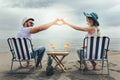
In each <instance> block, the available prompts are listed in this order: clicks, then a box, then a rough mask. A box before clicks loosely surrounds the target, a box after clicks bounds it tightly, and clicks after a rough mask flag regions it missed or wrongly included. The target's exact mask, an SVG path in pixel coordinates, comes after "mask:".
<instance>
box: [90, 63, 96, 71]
mask: <svg viewBox="0 0 120 80" xmlns="http://www.w3.org/2000/svg"><path fill="white" fill-rule="evenodd" d="M90 62H91V64H92V66H93V70H95V69H96V65H97V64H96V63H95V62H94V61H90Z"/></svg>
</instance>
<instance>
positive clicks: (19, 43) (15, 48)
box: [7, 37, 36, 71]
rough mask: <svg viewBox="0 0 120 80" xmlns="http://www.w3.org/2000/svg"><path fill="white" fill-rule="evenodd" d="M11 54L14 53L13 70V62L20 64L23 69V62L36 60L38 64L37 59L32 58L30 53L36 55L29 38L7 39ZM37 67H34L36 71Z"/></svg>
mask: <svg viewBox="0 0 120 80" xmlns="http://www.w3.org/2000/svg"><path fill="white" fill-rule="evenodd" d="M7 42H8V45H9V48H10V52H11V53H12V59H11V69H10V71H12V68H13V62H15V61H16V62H19V63H20V67H22V64H21V62H25V61H31V60H34V62H35V63H36V57H34V58H32V57H31V54H30V52H33V53H34V50H33V47H32V42H31V40H30V39H28V38H14V37H13V38H8V39H7ZM35 68H36V66H34V71H35Z"/></svg>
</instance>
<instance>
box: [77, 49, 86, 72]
mask: <svg viewBox="0 0 120 80" xmlns="http://www.w3.org/2000/svg"><path fill="white" fill-rule="evenodd" d="M77 54H78V57H79V59H80V68H81V64H82V62H83V61H82V60H83V57H84V54H83V49H78V50H77ZM83 63H84V70H88V67H87V63H86V62H85V61H84V62H83Z"/></svg>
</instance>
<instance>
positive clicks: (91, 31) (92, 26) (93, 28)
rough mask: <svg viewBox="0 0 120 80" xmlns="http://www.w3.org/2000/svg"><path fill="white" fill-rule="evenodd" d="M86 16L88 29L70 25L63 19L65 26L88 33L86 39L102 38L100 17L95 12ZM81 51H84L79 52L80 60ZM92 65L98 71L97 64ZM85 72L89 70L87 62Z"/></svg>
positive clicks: (92, 62)
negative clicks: (92, 37)
mask: <svg viewBox="0 0 120 80" xmlns="http://www.w3.org/2000/svg"><path fill="white" fill-rule="evenodd" d="M84 15H85V16H86V21H87V24H88V26H87V27H79V26H76V25H73V24H70V23H68V22H66V21H64V20H63V19H62V22H63V23H64V24H67V25H68V26H70V27H71V28H73V29H75V30H78V31H85V32H87V35H86V37H91V36H100V31H99V29H98V26H99V22H98V21H97V20H98V15H97V14H96V13H94V12H92V13H85V12H84ZM86 47H87V46H86ZM81 50H82V49H78V50H77V53H78V56H79V58H80V54H81ZM91 64H92V66H93V70H95V69H96V63H95V62H94V61H91ZM84 70H88V67H87V63H86V62H84Z"/></svg>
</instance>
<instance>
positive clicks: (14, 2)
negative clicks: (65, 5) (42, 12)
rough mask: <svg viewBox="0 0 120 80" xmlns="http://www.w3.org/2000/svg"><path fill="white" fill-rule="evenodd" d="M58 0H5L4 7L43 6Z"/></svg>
mask: <svg viewBox="0 0 120 80" xmlns="http://www.w3.org/2000/svg"><path fill="white" fill-rule="evenodd" d="M54 2H56V0H4V1H1V3H4V4H3V5H2V7H13V8H14V7H18V8H41V7H48V6H50V5H52V4H53V3H54Z"/></svg>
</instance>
